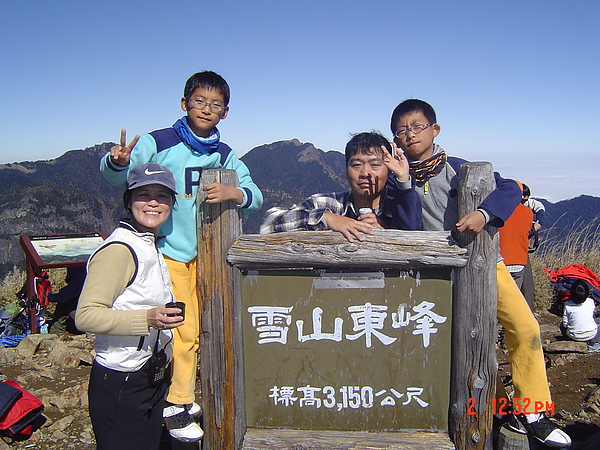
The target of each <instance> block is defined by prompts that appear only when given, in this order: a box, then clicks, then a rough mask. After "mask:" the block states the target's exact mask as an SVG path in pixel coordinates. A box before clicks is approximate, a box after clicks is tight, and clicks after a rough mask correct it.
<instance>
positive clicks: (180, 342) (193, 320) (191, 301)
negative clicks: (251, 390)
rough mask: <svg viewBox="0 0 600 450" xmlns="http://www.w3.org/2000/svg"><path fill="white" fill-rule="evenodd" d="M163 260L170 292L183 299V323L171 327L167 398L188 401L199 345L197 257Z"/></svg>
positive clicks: (190, 399) (179, 299) (193, 391)
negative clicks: (185, 260)
mask: <svg viewBox="0 0 600 450" xmlns="http://www.w3.org/2000/svg"><path fill="white" fill-rule="evenodd" d="M165 262H166V263H167V267H168V268H169V275H170V276H171V283H172V284H173V295H175V299H176V300H177V301H178V302H184V303H185V323H184V324H183V325H182V326H180V327H177V328H174V329H173V336H174V337H173V360H172V361H171V374H172V378H171V386H170V387H169V393H168V395H167V401H169V402H171V403H176V404H179V405H181V404H187V403H191V402H193V401H194V399H195V387H196V371H197V367H198V348H199V347H200V315H199V313H198V309H199V305H198V286H197V283H196V280H197V275H196V259H195V258H194V259H193V260H192V261H190V262H188V263H182V262H179V261H175V260H174V259H171V258H167V257H166V256H165Z"/></svg>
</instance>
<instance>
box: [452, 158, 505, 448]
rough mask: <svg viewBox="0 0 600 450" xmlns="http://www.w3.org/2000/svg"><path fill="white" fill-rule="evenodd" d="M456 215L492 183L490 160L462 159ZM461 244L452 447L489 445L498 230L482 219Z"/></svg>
mask: <svg viewBox="0 0 600 450" xmlns="http://www.w3.org/2000/svg"><path fill="white" fill-rule="evenodd" d="M458 177H459V178H458V179H459V185H458V205H459V207H458V209H459V211H458V213H459V214H458V217H459V218H460V217H463V216H464V215H466V214H468V213H469V212H471V211H474V210H475V209H476V208H477V206H478V205H479V204H481V202H482V201H483V199H484V198H485V197H486V196H487V195H488V194H489V193H490V192H491V191H492V190H493V189H494V188H495V183H494V177H493V169H492V165H491V164H490V163H487V162H476V163H468V164H463V165H462V166H461V167H460V170H459V173H458ZM457 240H458V243H459V245H461V246H462V247H466V248H467V250H468V254H469V259H468V262H467V265H466V266H465V267H464V268H462V269H456V270H455V279H454V298H453V302H454V304H453V308H452V311H453V326H452V352H453V353H454V354H455V355H461V358H460V359H456V358H453V363H452V369H451V383H452V391H451V394H450V411H449V433H450V437H451V438H452V441H453V442H454V445H455V446H456V448H459V449H491V448H492V421H493V413H492V408H491V406H490V400H491V399H492V398H493V397H495V395H494V392H495V388H496V381H495V380H496V373H497V371H498V363H497V361H496V349H495V342H496V333H495V330H496V329H497V328H496V320H497V319H496V317H497V301H498V286H497V282H496V266H497V262H498V251H499V250H498V236H497V229H496V228H495V227H492V226H489V225H486V226H485V227H484V229H483V230H482V232H481V233H479V234H478V235H477V236H476V237H472V236H468V235H466V234H465V233H460V234H459V235H458V236H457Z"/></svg>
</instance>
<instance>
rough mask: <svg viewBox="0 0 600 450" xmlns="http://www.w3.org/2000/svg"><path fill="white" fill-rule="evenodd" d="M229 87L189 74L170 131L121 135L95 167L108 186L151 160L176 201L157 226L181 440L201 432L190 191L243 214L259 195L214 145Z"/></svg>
mask: <svg viewBox="0 0 600 450" xmlns="http://www.w3.org/2000/svg"><path fill="white" fill-rule="evenodd" d="M229 94H230V92H229V85H228V84H227V82H226V81H225V80H224V79H223V78H222V77H221V76H220V75H218V74H216V73H214V72H210V71H206V72H199V73H196V74H194V75H192V76H191V77H190V78H189V79H188V80H187V82H186V84H185V89H184V95H183V98H182V99H181V109H182V110H183V111H185V113H186V115H185V116H184V117H182V118H181V119H179V120H178V121H177V122H175V123H174V124H173V126H172V127H169V128H164V129H162V130H157V131H153V132H151V133H149V134H145V135H143V136H142V137H141V138H140V137H139V136H136V137H135V138H134V139H133V140H132V142H131V143H130V144H129V145H126V141H125V130H122V131H121V142H120V145H115V146H114V147H112V148H111V150H110V153H108V154H107V155H106V156H104V157H103V158H102V160H101V162H100V171H101V172H102V174H103V175H104V177H105V178H106V179H107V180H108V181H109V182H110V183H111V184H113V185H115V186H120V185H124V184H125V181H126V179H127V174H128V173H129V170H130V169H131V168H133V167H135V166H137V165H139V164H144V163H147V162H156V163H158V164H161V165H163V166H165V167H167V168H168V169H170V170H171V172H173V175H174V176H175V181H176V184H177V192H178V195H177V199H176V202H175V204H174V206H173V210H172V212H171V217H169V220H168V221H167V222H166V223H165V224H164V225H163V226H162V228H161V230H160V235H162V236H164V239H161V240H160V241H159V244H158V246H159V247H160V249H161V251H162V253H163V255H164V256H165V261H166V263H167V266H168V268H169V274H170V276H171V281H172V284H173V293H174V295H175V298H176V300H177V301H181V302H184V303H185V304H186V315H185V324H184V325H182V326H181V327H179V328H176V329H175V330H174V349H173V363H172V381H171V386H170V389H169V394H168V396H167V401H168V402H169V403H170V404H169V405H168V406H167V407H166V408H165V410H164V414H163V415H164V417H165V424H166V425H167V428H169V432H170V434H171V436H173V437H174V438H176V439H178V440H181V441H184V442H194V441H198V440H199V439H201V438H202V435H203V434H204V433H203V431H202V429H201V428H200V427H199V426H198V424H197V423H196V422H195V421H194V420H193V418H194V417H195V416H196V415H198V414H199V413H200V407H199V406H198V405H197V404H196V403H195V402H194V399H195V395H194V391H195V380H196V367H197V365H198V360H197V352H198V348H199V343H200V340H199V333H200V323H199V315H198V290H197V283H196V256H197V248H198V238H197V229H198V228H197V225H196V216H197V215H196V192H197V190H198V189H203V190H205V191H206V192H207V196H208V197H207V202H208V203H219V202H225V201H229V200H232V201H234V202H235V203H236V204H237V205H238V207H239V208H241V209H242V211H243V212H244V213H251V212H254V211H257V210H258V209H260V207H261V206H262V202H263V196H262V193H261V192H260V190H259V189H258V187H257V186H256V185H255V184H254V182H253V181H252V178H251V177H250V172H249V171H248V168H247V167H246V165H245V164H244V163H243V162H241V161H240V160H239V159H238V158H237V156H236V154H235V152H234V151H233V150H232V149H231V148H230V147H229V146H228V145H226V144H224V143H223V142H221V139H220V134H219V130H218V129H217V127H216V125H217V124H218V123H219V121H220V120H222V119H225V118H226V117H227V113H228V112H229V107H228V106H227V105H228V103H229ZM221 168H222V169H235V171H236V172H237V175H238V179H239V184H240V187H239V188H235V187H232V186H226V185H223V184H221V183H212V184H209V185H206V186H199V180H200V175H201V173H202V170H203V169H221Z"/></svg>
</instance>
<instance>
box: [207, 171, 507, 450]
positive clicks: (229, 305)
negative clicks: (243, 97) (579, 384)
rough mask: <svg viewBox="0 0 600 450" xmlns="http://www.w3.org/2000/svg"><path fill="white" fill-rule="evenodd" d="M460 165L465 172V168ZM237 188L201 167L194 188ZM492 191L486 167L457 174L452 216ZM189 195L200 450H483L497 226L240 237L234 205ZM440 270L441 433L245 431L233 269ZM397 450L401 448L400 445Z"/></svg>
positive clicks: (237, 278)
mask: <svg viewBox="0 0 600 450" xmlns="http://www.w3.org/2000/svg"><path fill="white" fill-rule="evenodd" d="M463 169H464V170H463ZM213 182H221V183H223V184H229V185H232V186H237V177H236V175H235V172H234V171H232V170H223V169H220V170H215V169H211V170H205V171H203V173H202V178H201V180H200V184H201V185H204V184H209V183H213ZM493 188H494V179H493V172H492V167H491V164H489V163H469V164H465V165H463V168H461V171H460V173H459V216H462V215H464V214H465V213H466V212H470V211H473V210H474V209H475V208H476V206H477V205H479V203H480V202H481V201H482V200H483V198H485V196H486V195H487V194H488V193H489V192H491V191H492V189H493ZM205 198H206V194H205V193H203V192H201V191H199V193H198V198H197V206H198V227H199V251H198V271H199V276H198V283H199V293H200V298H201V305H200V306H201V307H200V314H201V328H202V330H201V339H200V378H201V386H202V406H203V410H204V426H205V437H204V439H203V444H202V448H203V449H204V450H207V449H210V450H212V449H214V450H216V449H222V448H228V449H229V448H231V449H236V450H238V449H245V450H251V449H259V448H260V449H291V448H307V447H308V448H311V449H315V450H317V449H322V450H325V449H331V448H345V447H351V446H357V445H363V446H367V445H370V446H371V447H373V448H388V447H386V446H390V447H389V448H392V447H391V445H394V446H396V445H399V446H400V447H398V448H415V449H421V448H422V449H431V448H439V449H446V448H448V449H450V448H454V447H456V448H460V449H484V448H485V449H491V448H492V432H491V430H492V426H491V425H492V419H493V415H492V411H491V408H489V407H488V406H489V399H490V398H492V397H493V396H494V392H495V387H496V380H495V377H496V372H497V363H496V357H495V347H494V345H495V333H496V302H497V286H496V278H495V277H496V263H497V248H498V247H497V236H496V229H495V228H493V227H489V226H486V227H485V228H484V231H483V232H482V233H480V234H479V235H478V236H476V237H468V236H461V237H459V238H458V239H460V241H459V242H458V244H460V245H457V242H456V241H455V240H454V239H453V237H452V236H451V234H450V233H448V232H423V231H400V230H377V231H376V232H375V234H374V235H373V236H368V237H367V238H366V239H365V241H364V242H354V243H349V242H348V241H347V240H346V239H345V238H344V237H343V236H342V235H341V234H340V233H335V232H289V233H277V234H271V235H241V219H240V214H239V209H238V208H236V206H235V205H233V204H231V202H229V204H208V203H206V202H204V199H205ZM269 267H270V268H278V269H281V268H289V269H293V268H299V267H304V268H364V267H370V268H374V267H381V268H401V269H418V268H420V267H444V268H451V269H452V271H453V275H452V277H453V299H452V317H453V321H452V339H451V340H452V344H451V346H452V362H451V376H450V380H449V381H450V386H451V392H450V404H449V405H448V409H449V419H448V433H428V432H417V433H409V432H395V433H389V432H378V433H369V432H367V431H365V432H343V431H322V430H320V431H315V432H311V431H310V430H289V429H268V430H267V429H247V427H246V417H245V404H244V401H245V395H244V393H245V388H244V377H243V367H244V365H243V348H242V347H243V346H242V319H241V318H242V311H241V304H242V302H241V280H242V277H241V272H240V270H243V269H258V268H269ZM402 445H404V447H402Z"/></svg>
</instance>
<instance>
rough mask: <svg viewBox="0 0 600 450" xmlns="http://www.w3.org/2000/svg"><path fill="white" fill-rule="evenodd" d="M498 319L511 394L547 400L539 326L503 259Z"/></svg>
mask: <svg viewBox="0 0 600 450" xmlns="http://www.w3.org/2000/svg"><path fill="white" fill-rule="evenodd" d="M497 276H498V321H499V322H500V325H502V326H503V327H504V329H505V330H506V335H505V337H506V347H507V349H508V357H509V359H510V369H511V373H512V378H513V385H514V387H515V395H514V396H515V398H521V399H525V402H527V401H529V402H531V405H532V406H531V407H530V408H529V411H530V412H533V405H534V403H535V402H536V401H537V402H544V405H545V404H546V402H550V401H551V398H550V389H549V388H548V379H547V377H546V365H545V362H544V352H543V350H542V341H541V339H540V327H539V324H538V322H537V320H536V319H535V317H534V316H533V313H532V312H531V310H530V309H529V306H528V305H527V302H526V300H525V298H524V297H523V294H521V291H520V290H519V288H518V287H517V285H516V283H515V282H514V280H513V278H512V277H511V276H510V273H509V272H508V270H506V266H505V265H504V263H503V262H500V263H498V270H497Z"/></svg>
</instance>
